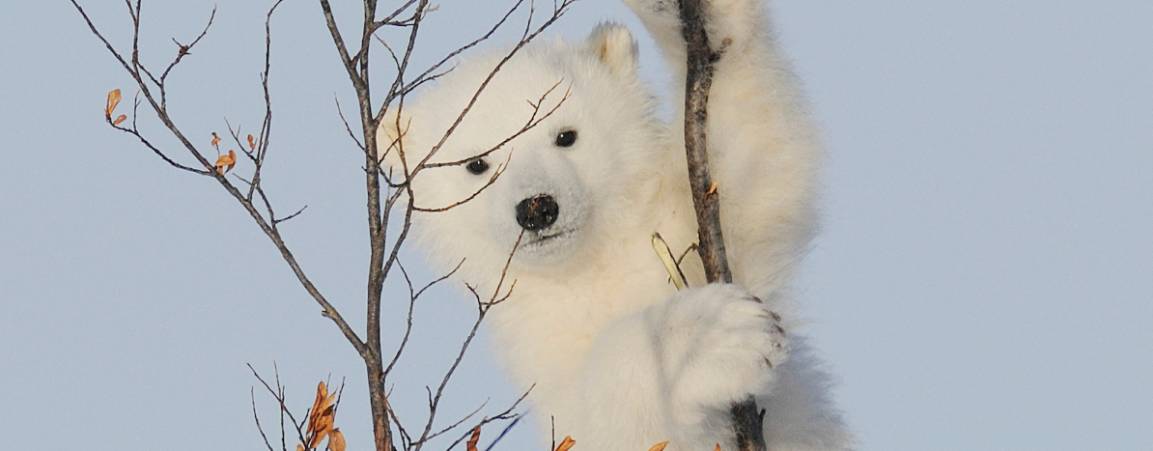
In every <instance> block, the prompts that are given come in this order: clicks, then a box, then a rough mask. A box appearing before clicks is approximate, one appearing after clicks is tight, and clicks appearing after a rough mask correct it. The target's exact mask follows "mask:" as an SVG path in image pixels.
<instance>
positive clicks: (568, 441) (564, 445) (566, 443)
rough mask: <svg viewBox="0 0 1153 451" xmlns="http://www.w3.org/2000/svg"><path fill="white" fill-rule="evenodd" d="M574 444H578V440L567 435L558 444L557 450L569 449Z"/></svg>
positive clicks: (566, 450) (567, 450)
mask: <svg viewBox="0 0 1153 451" xmlns="http://www.w3.org/2000/svg"><path fill="white" fill-rule="evenodd" d="M574 445H576V440H573V439H572V436H569V435H566V436H564V440H561V441H560V444H559V445H557V446H556V451H569V450H570V449H572V447H573V446H574Z"/></svg>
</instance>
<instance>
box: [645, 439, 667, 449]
mask: <svg viewBox="0 0 1153 451" xmlns="http://www.w3.org/2000/svg"><path fill="white" fill-rule="evenodd" d="M668 446H669V442H668V440H665V441H663V442H660V443H657V444H655V445H653V446H652V448H649V451H665V448H666V447H668Z"/></svg>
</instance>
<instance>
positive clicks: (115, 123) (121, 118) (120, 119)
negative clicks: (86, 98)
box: [112, 114, 128, 125]
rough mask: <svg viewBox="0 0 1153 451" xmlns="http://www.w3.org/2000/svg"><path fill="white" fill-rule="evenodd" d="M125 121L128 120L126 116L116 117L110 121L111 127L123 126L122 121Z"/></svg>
mask: <svg viewBox="0 0 1153 451" xmlns="http://www.w3.org/2000/svg"><path fill="white" fill-rule="evenodd" d="M126 120H128V116H126V115H123V114H121V115H119V116H116V120H114V121H112V125H120V124H123V123H124V121H126Z"/></svg>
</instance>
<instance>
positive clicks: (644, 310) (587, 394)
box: [380, 0, 852, 451]
mask: <svg viewBox="0 0 1153 451" xmlns="http://www.w3.org/2000/svg"><path fill="white" fill-rule="evenodd" d="M626 2H627V3H628V4H629V5H630V6H631V7H632V8H633V9H634V10H635V11H636V12H637V13H638V15H640V17H641V18H642V20H643V21H644V22H645V24H646V26H647V27H648V29H649V32H650V33H652V35H653V36H654V37H655V38H656V39H657V42H658V43H659V45H660V46H661V47H662V50H663V52H664V53H665V55H666V56H667V58H668V60H669V65H670V70H671V71H672V72H673V76H674V77H677V78H675V79H683V72H684V63H683V58H684V56H683V55H684V49H683V43H682V41H681V38H680V34H679V33H680V31H679V30H680V28H679V23H678V21H677V18H676V2H675V1H674V0H626ZM706 4H707V5H708V6H707V8H708V11H707V14H708V15H709V16H708V17H709V20H710V23H711V24H712V26H711V28H710V33H711V34H712V40H713V42H715V43H720V42H725V41H727V42H728V43H729V44H728V47H727V50H726V52H725V54H724V56H723V57H722V58H721V60H720V61H719V62H718V64H717V74H716V78H715V81H714V85H713V88H712V94H711V100H710V123H709V144H710V159H711V165H712V166H713V173H714V176H715V178H716V180H717V181H718V185H719V193H720V194H719V195H720V199H721V212H722V223H723V225H724V232H725V238H726V240H727V244H728V251H729V258H730V261H731V264H732V267H733V271H734V276H735V282H736V283H735V284H734V285H703V282H702V276H701V270H700V262H699V260H696V259H695V256H692V255H690V257H689V258H688V259H686V262H685V264H684V265H685V268H686V272H687V273H688V275H689V278H690V280H691V281H692V282H694V283H695V286H697V287H698V288H691V289H688V290H685V291H682V292H679V293H678V292H675V290H674V288H673V287H672V286H671V285H670V284H669V283H668V281H667V279H668V277H667V274H666V273H665V271H664V268H663V267H662V266H661V264H660V262H659V261H658V260H657V259H656V257H655V255H654V254H653V251H652V250H651V247H650V244H649V236H650V235H651V234H652V233H653V232H660V233H661V234H662V235H664V236H665V238H666V239H667V240H668V241H669V243H670V244H671V245H672V246H673V247H674V248H675V250H676V251H679V250H682V249H685V248H687V247H688V246H689V245H690V244H691V243H692V242H694V241H695V239H696V224H695V217H694V215H693V209H692V203H691V199H690V197H689V193H688V185H687V178H686V176H687V172H686V168H685V163H684V153H683V150H682V149H683V147H682V142H683V135H682V132H681V128H680V125H679V124H680V123H681V121H680V116H678V117H677V118H675V119H674V121H673V122H672V124H674V125H671V126H670V125H667V124H662V123H660V122H659V121H658V120H657V119H656V117H655V115H654V111H653V109H654V102H653V98H652V96H651V95H650V94H649V92H648V90H647V89H646V88H645V87H644V86H643V85H642V84H641V83H640V82H639V81H638V79H637V75H636V61H637V60H636V44H635V41H634V40H633V39H632V36H631V34H629V32H628V31H627V30H626V29H624V28H623V27H620V26H616V25H602V26H601V27H598V28H597V29H596V30H594V31H593V33H592V34H591V36H590V37H589V39H588V40H587V42H584V43H580V44H566V43H563V42H557V43H553V44H543V45H535V46H530V47H528V48H526V49H524V50H523V51H522V52H521V53H520V54H518V55H517V56H516V57H514V58H512V59H511V60H510V61H508V63H507V64H506V65H505V66H504V67H503V68H501V70H500V71H499V72H498V73H497V75H496V76H495V77H494V78H493V79H492V81H491V83H490V84H489V85H488V86H487V87H486V88H485V90H484V91H483V92H482V94H481V95H480V96H479V97H478V98H477V101H476V103H475V105H473V106H472V108H471V109H470V111H469V113H468V114H467V115H466V116H465V118H464V120H463V121H462V122H461V123H460V125H459V127H458V128H457V129H456V130H455V132H454V133H453V134H451V136H449V137H448V139H447V141H445V143H444V145H443V146H441V148H440V149H439V150H438V151H437V153H436V154H434V155H432V157H431V158H430V159H429V161H432V162H447V161H455V160H460V159H465V158H468V157H470V156H472V155H476V154H477V153H478V152H482V151H484V150H486V149H489V148H490V147H492V146H494V145H496V144H497V143H499V142H501V141H503V140H504V139H505V138H507V137H509V136H510V135H512V134H513V133H516V132H517V131H518V130H520V129H521V128H522V127H523V126H524V124H525V122H526V121H527V120H528V119H529V116H530V114H531V113H532V110H533V108H532V106H531V105H530V104H529V102H535V101H536V100H537V99H538V97H540V96H541V95H542V94H543V93H545V92H547V91H548V90H549V89H550V87H552V86H554V85H556V84H557V83H558V82H559V83H560V85H559V86H558V87H557V88H556V89H555V90H554V91H553V92H552V93H551V94H550V95H549V96H548V97H547V98H546V99H545V101H544V102H543V105H542V109H543V111H541V112H540V113H538V114H543V112H544V111H547V110H548V109H550V108H551V107H552V106H553V105H555V104H556V102H558V101H559V100H560V98H561V97H562V95H563V94H564V92H565V91H566V90H568V91H569V92H570V95H569V97H568V99H567V100H565V101H564V103H563V104H562V105H561V106H560V107H559V108H558V109H557V111H556V113H555V114H554V115H553V116H551V117H549V118H548V119H546V120H544V121H543V122H541V123H540V124H539V125H538V126H536V127H535V128H533V129H532V130H529V131H528V132H526V133H524V134H522V135H521V136H519V137H517V138H516V139H514V140H512V141H511V142H509V143H508V144H506V145H505V146H503V147H501V148H500V149H499V150H497V151H496V152H494V153H493V154H491V155H489V156H488V157H487V158H486V160H487V161H488V162H489V163H490V165H491V166H492V169H490V171H489V173H487V174H484V175H480V176H477V175H473V174H470V173H469V172H467V171H466V170H465V169H464V167H463V166H450V167H442V168H435V169H428V170H426V171H424V172H421V173H419V174H418V175H416V176H414V177H413V178H412V183H413V188H414V192H415V193H416V194H415V196H416V199H415V203H416V205H417V206H420V207H425V208H435V207H442V206H445V205H450V204H452V203H453V202H456V201H459V200H461V199H464V198H467V197H468V196H469V195H471V194H472V193H473V192H475V191H476V190H477V189H479V188H481V187H482V186H483V185H484V184H485V182H487V181H488V180H489V177H490V176H491V174H493V171H495V170H497V168H498V167H501V168H504V167H505V163H506V162H507V168H505V172H503V174H502V175H501V177H500V178H499V179H498V180H497V181H496V183H495V184H493V185H492V186H491V187H489V188H488V189H486V190H484V191H482V192H481V194H480V195H478V196H476V198H475V199H473V200H471V201H469V202H466V203H464V204H463V205H460V206H459V207H456V208H454V209H451V210H449V211H447V212H440V213H420V214H417V215H416V216H415V218H414V220H415V222H416V224H415V226H414V230H415V233H416V234H417V236H418V238H419V239H420V241H421V243H422V244H423V246H425V248H426V249H427V250H428V251H429V253H430V255H431V256H432V259H433V261H434V263H436V264H438V265H440V266H441V267H443V268H451V267H453V266H455V265H456V264H457V263H459V262H460V261H461V259H464V264H463V266H462V268H461V270H460V272H459V275H460V277H461V278H463V279H464V280H466V281H469V282H471V283H473V284H474V285H476V286H477V287H478V291H479V292H480V293H484V294H488V293H491V292H492V290H493V289H494V288H495V286H494V284H495V282H496V280H497V278H498V276H499V272H500V268H501V267H502V266H503V264H504V261H505V259H506V257H507V255H508V253H509V251H510V250H511V248H512V246H513V243H514V242H515V241H516V238H517V236H518V234H519V233H520V232H521V228H520V226H519V225H518V224H517V222H516V219H515V215H514V208H515V205H516V204H517V203H518V202H519V201H520V200H522V199H525V198H528V197H532V196H535V195H539V194H548V195H551V196H553V197H554V198H556V199H557V201H558V203H559V205H560V214H559V218H558V220H557V223H556V224H554V225H553V226H552V227H550V228H549V229H546V230H544V231H541V232H526V233H525V235H524V241H523V242H522V246H521V248H520V249H519V250H518V251H517V254H516V257H515V258H514V259H513V261H512V264H511V266H510V270H509V273H510V278H511V279H515V280H516V288H515V290H514V291H513V294H512V296H511V298H510V299H509V300H508V301H507V302H505V303H504V304H502V305H500V306H498V307H496V308H495V309H494V310H493V313H492V315H493V316H492V317H491V322H490V324H491V326H492V327H493V328H494V330H495V335H496V337H497V339H498V345H499V346H500V348H501V350H502V351H503V354H504V355H505V356H506V357H507V361H508V364H509V367H510V369H511V371H512V373H513V375H514V376H515V378H516V380H517V381H518V382H519V383H520V384H522V385H523V386H524V387H528V386H529V385H530V384H534V383H535V384H536V388H535V389H534V391H533V393H532V395H531V399H532V401H533V402H534V404H535V407H534V408H533V411H534V412H535V414H537V415H539V416H540V417H541V418H542V419H543V420H542V423H543V424H548V423H549V421H548V418H549V417H550V416H552V417H554V418H555V421H556V428H557V431H558V432H559V433H560V434H568V435H572V436H573V437H574V438H576V440H577V442H578V444H579V446H580V449H586V450H643V449H648V446H650V445H652V444H654V443H656V442H659V441H663V440H671V444H670V447H669V449H670V450H706V449H712V447H713V445H714V444H715V443H720V444H722V446H725V447H726V449H732V443H731V440H732V435H733V434H732V433H731V432H730V429H729V427H730V426H729V419H728V418H729V416H728V407H729V405H730V404H731V403H732V402H733V401H736V400H740V399H743V398H745V397H746V396H748V395H750V394H752V395H755V396H756V397H757V400H758V402H759V404H760V406H762V407H764V408H765V409H767V415H766V421H765V424H766V426H765V431H766V437H767V439H768V441H769V447H770V448H771V449H773V450H776V451H781V450H824V449H847V448H849V447H850V446H851V445H852V439H851V436H850V434H849V433H848V432H847V430H846V429H845V428H844V426H843V424H842V422H841V420H840V417H839V415H838V413H837V412H836V410H835V408H834V407H833V406H832V403H831V402H830V400H829V398H828V395H827V393H826V390H827V388H828V385H829V384H828V380H827V379H828V377H827V376H826V375H825V374H824V373H823V372H822V371H821V370H820V364H819V362H818V361H817V360H816V359H815V358H814V357H813V356H812V354H811V352H810V351H809V350H808V348H807V346H806V345H805V343H804V340H803V339H802V338H800V337H799V336H798V335H799V334H797V332H796V330H795V329H794V328H793V327H791V326H793V325H794V324H793V323H792V322H790V321H789V318H790V317H792V315H793V310H792V306H791V305H790V294H789V290H788V282H789V279H790V273H791V269H792V268H793V267H794V266H795V265H796V263H797V262H798V260H799V258H800V255H801V254H802V253H803V251H804V248H805V247H806V246H807V243H808V240H809V238H810V236H811V234H812V231H813V217H814V214H813V206H812V197H813V188H814V171H815V166H816V163H817V158H818V152H817V146H816V145H815V142H814V141H815V139H814V137H813V135H812V133H811V130H810V126H809V125H808V123H807V119H806V115H805V114H804V111H803V109H802V107H801V102H800V101H799V100H798V95H797V89H796V88H795V87H794V83H793V81H792V79H791V76H790V74H789V72H788V69H787V67H786V65H785V63H784V61H782V59H781V58H779V57H778V56H777V54H776V52H775V50H774V48H773V46H772V43H771V42H770V36H769V34H770V33H769V32H768V29H767V27H766V23H767V21H766V20H765V17H764V15H763V13H762V12H761V7H760V4H759V2H758V1H757V0H711V1H706ZM503 55H504V53H503V52H502V53H496V54H493V55H489V56H487V57H481V58H477V59H474V60H470V61H466V62H464V63H463V64H462V65H461V66H459V67H458V68H457V69H456V70H455V71H454V72H453V73H451V74H450V75H448V76H446V77H444V78H443V79H442V80H440V82H439V83H438V85H437V86H436V87H435V88H433V89H431V90H429V92H426V93H424V94H423V95H422V96H421V97H420V99H419V100H418V101H417V102H416V103H415V104H413V105H410V106H406V107H405V110H404V111H403V112H402V113H400V114H399V116H394V117H393V118H392V119H390V120H388V121H386V124H384V126H382V128H381V134H380V136H381V141H382V142H383V143H386V144H387V143H390V142H393V141H394V140H396V138H397V137H398V136H400V135H403V139H400V140H399V142H400V144H402V145H403V150H404V155H405V160H407V161H408V162H409V163H408V164H409V165H410V166H411V165H413V164H415V162H416V161H419V160H420V159H422V158H425V157H426V156H427V155H428V154H429V152H430V149H432V148H433V147H434V146H435V145H436V143H437V142H438V141H440V139H441V137H442V136H443V135H444V134H445V131H446V130H447V129H448V128H449V127H450V125H451V124H452V123H453V122H455V121H456V119H457V116H458V114H459V112H460V111H461V109H462V108H463V107H464V106H465V105H467V104H468V103H469V100H470V99H471V98H472V97H473V93H474V92H476V90H477V88H478V86H480V84H481V83H482V81H483V80H484V79H485V78H486V77H487V76H488V74H489V72H490V71H491V70H492V68H493V67H494V66H495V65H496V64H497V63H498V62H499V61H500V59H501V57H503ZM674 96H675V99H674V104H677V105H680V104H681V103H682V102H681V101H680V97H681V96H682V89H680V88H678V89H676V90H674ZM566 129H574V130H577V132H578V140H577V142H576V144H575V145H574V146H573V147H571V148H558V147H557V146H555V145H554V143H553V140H554V137H555V136H556V134H557V133H558V132H560V131H563V130H566ZM401 131H403V133H401ZM400 150H401V149H399V148H393V149H392V150H390V152H389V154H388V155H387V156H386V161H388V163H389V164H390V165H391V166H392V167H394V171H395V172H398V173H399V172H400V169H399V168H400V167H401V164H400V159H399V155H400ZM558 232H560V234H559V235H557V236H556V237H555V238H551V239H547V240H546V239H544V238H545V237H546V236H552V235H555V234H557V233H558ZM741 287H743V288H741ZM781 316H783V317H784V319H783V322H782V320H781V319H780V318H781Z"/></svg>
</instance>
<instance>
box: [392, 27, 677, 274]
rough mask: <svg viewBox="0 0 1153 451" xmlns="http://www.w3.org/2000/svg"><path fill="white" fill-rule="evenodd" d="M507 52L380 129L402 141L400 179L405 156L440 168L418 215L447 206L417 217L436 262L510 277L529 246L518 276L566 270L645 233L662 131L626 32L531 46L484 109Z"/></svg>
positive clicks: (418, 201) (510, 65)
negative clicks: (507, 266) (636, 232)
mask: <svg viewBox="0 0 1153 451" xmlns="http://www.w3.org/2000/svg"><path fill="white" fill-rule="evenodd" d="M504 55H505V53H503V52H502V53H498V54H496V55H494V56H490V57H487V58H480V59H477V60H473V61H468V62H465V63H463V64H461V65H460V66H458V67H457V68H456V69H455V70H454V71H453V72H452V73H451V74H449V75H448V76H446V77H444V78H442V79H441V80H440V81H439V83H438V84H437V85H436V86H435V87H433V88H430V89H429V90H428V91H427V92H424V93H422V94H421V95H420V97H419V99H418V100H417V101H416V102H414V103H413V104H412V105H411V106H405V107H404V108H403V110H402V112H401V113H400V114H399V116H392V117H391V118H390V119H388V120H386V123H385V124H382V126H381V133H380V135H379V136H380V143H381V144H380V147H381V149H384V148H386V147H388V146H389V144H390V143H393V144H395V145H394V146H393V149H391V150H390V151H389V152H388V154H386V156H385V162H386V166H389V167H392V168H393V169H392V171H393V172H394V173H402V172H401V170H400V167H401V161H400V158H399V154H400V150H401V149H403V152H404V155H405V157H404V160H405V161H406V162H407V164H408V166H409V167H412V166H415V165H416V164H417V162H418V161H421V160H423V159H425V158H427V161H428V162H429V163H430V164H429V165H428V167H427V168H426V169H424V170H422V171H421V172H419V173H418V174H417V175H415V176H413V178H412V187H413V193H414V196H413V197H414V199H415V201H414V203H415V205H416V207H417V208H418V209H423V210H437V211H427V212H417V213H415V216H414V221H415V222H416V225H415V230H416V231H417V235H418V236H419V237H421V238H422V241H423V244H424V246H425V247H426V249H427V250H428V251H429V252H430V253H431V254H432V256H433V257H434V260H440V261H441V262H442V263H443V264H446V265H455V264H456V263H459V261H460V260H461V259H467V261H468V262H469V264H468V266H469V267H488V268H495V269H496V270H499V268H500V267H501V266H502V265H503V263H504V260H505V259H506V258H507V256H508V254H509V251H511V249H512V246H513V244H514V243H515V242H516V241H517V238H518V237H521V244H520V247H519V248H518V250H517V254H516V258H515V259H514V265H515V266H516V267H517V269H518V270H520V271H525V270H528V271H563V269H564V268H565V267H566V266H567V265H570V264H573V263H574V262H576V261H579V260H580V259H578V258H577V257H578V256H580V255H582V254H584V253H587V252H597V250H598V249H602V248H603V246H612V245H614V244H613V243H614V240H618V239H619V237H621V236H622V233H624V232H626V231H627V230H629V228H630V227H632V228H635V224H636V222H637V215H638V214H639V213H640V212H642V211H646V210H644V208H645V206H646V205H645V204H646V200H647V199H646V194H645V193H648V192H651V191H652V190H654V189H655V188H654V187H653V186H650V185H654V184H655V182H653V180H655V179H656V178H657V177H655V176H653V175H651V174H653V173H654V172H655V171H661V170H665V169H663V168H662V166H663V164H662V162H661V161H659V154H660V153H662V152H661V151H662V150H663V149H666V148H667V147H665V146H664V143H663V142H662V140H663V139H665V138H664V134H663V133H662V132H661V129H660V128H659V125H658V123H657V122H656V120H655V119H654V117H653V112H652V108H653V106H652V100H651V99H652V98H651V96H650V95H649V94H648V93H647V91H646V90H644V89H643V88H642V86H641V85H640V83H639V82H638V81H637V79H636V73H635V64H636V59H635V58H636V56H635V43H634V41H633V39H632V37H631V35H629V34H628V32H627V31H626V30H625V29H624V28H622V27H617V26H602V27H600V28H598V29H597V30H596V31H595V32H594V33H593V35H592V36H591V37H590V38H589V40H588V42H586V43H583V44H580V45H568V44H564V43H556V44H551V45H542V46H539V47H530V48H526V49H523V50H522V51H521V52H520V53H519V54H517V55H516V56H515V57H514V58H512V59H511V60H509V61H508V62H507V63H505V64H504V66H503V67H501V68H500V70H499V71H497V72H496V74H495V76H493V77H492V79H491V80H490V81H489V82H488V84H487V85H486V87H485V88H484V89H483V91H481V94H480V95H479V96H477V97H476V99H475V102H472V100H473V98H474V95H475V94H476V93H477V91H478V87H479V86H480V85H481V84H482V83H483V82H484V80H485V79H486V78H487V77H488V76H489V74H490V73H492V71H493V68H494V67H495V66H496V64H497V63H498V62H499V61H500V60H501V58H503V56H504ZM470 103H472V105H471V106H470V107H468V112H467V114H465V115H464V117H463V118H461V111H462V110H463V109H465V107H466V106H468V105H469V104H470ZM458 119H459V121H458ZM453 124H456V125H455V127H454V125H453ZM530 125H531V126H530ZM450 128H452V129H453V131H452V133H451V134H448V135H447V138H446V137H445V136H446V131H447V130H449V129H450ZM399 131H403V133H400V132H399ZM398 136H400V137H401V138H400V139H398V138H397V137H398ZM442 140H443V143H442ZM438 143H440V144H438ZM434 148H435V149H436V150H435V152H434V153H433V154H432V155H431V156H429V152H430V151H431V149H434ZM455 163H459V164H455ZM398 178H399V179H403V177H398ZM450 206H451V208H448V209H445V207H450ZM442 209H444V211H440V210H442ZM522 234H523V235H522ZM629 235H630V236H631V235H633V234H629Z"/></svg>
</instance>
